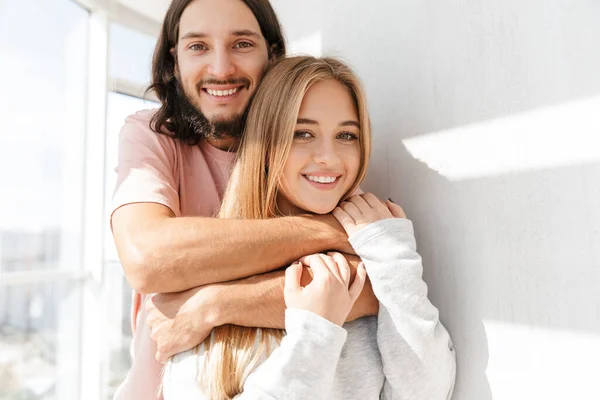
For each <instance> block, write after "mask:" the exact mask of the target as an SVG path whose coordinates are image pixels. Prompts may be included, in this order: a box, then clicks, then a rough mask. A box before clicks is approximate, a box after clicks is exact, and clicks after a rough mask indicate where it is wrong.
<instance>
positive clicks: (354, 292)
mask: <svg viewBox="0 0 600 400" xmlns="http://www.w3.org/2000/svg"><path fill="white" fill-rule="evenodd" d="M366 280H367V270H366V269H365V264H364V263H362V262H361V263H360V264H359V266H358V269H357V270H356V278H354V282H352V285H350V289H348V294H349V295H350V299H351V300H352V301H356V299H358V296H360V293H361V292H362V290H363V287H364V286H365V282H366Z"/></svg>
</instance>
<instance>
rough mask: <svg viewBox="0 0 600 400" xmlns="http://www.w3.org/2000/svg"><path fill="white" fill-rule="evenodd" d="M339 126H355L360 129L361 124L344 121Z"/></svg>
mask: <svg viewBox="0 0 600 400" xmlns="http://www.w3.org/2000/svg"><path fill="white" fill-rule="evenodd" d="M339 126H355V127H357V128H358V129H360V124H359V123H358V122H356V121H344V122H342V123H340V124H339Z"/></svg>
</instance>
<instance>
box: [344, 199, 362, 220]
mask: <svg viewBox="0 0 600 400" xmlns="http://www.w3.org/2000/svg"><path fill="white" fill-rule="evenodd" d="M340 207H341V208H342V210H344V211H346V213H348V215H350V217H352V219H353V220H354V222H355V223H358V222H359V221H360V219H361V216H362V215H363V213H362V211H360V209H359V208H358V207H357V206H356V204H354V203H352V202H350V201H343V202H342V203H340Z"/></svg>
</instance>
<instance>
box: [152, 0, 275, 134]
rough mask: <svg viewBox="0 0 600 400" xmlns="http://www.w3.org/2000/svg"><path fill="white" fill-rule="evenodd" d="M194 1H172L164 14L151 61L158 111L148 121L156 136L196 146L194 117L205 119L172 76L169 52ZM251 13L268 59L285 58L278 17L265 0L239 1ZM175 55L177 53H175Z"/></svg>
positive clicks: (171, 56)
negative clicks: (185, 13) (167, 137)
mask: <svg viewBox="0 0 600 400" xmlns="http://www.w3.org/2000/svg"><path fill="white" fill-rule="evenodd" d="M193 1H194V0H173V1H172V3H171V5H170V6H169V9H168V10H167V12H166V15H165V19H164V21H163V25H162V28H161V33H160V37H159V38H158V42H157V44H156V48H155V49H154V57H153V59H152V84H151V85H150V86H149V87H148V92H150V91H153V92H154V93H155V94H156V96H157V97H158V99H159V100H160V102H161V106H160V108H159V109H158V111H157V112H156V113H155V114H154V116H153V117H152V120H151V121H150V128H151V129H152V130H153V131H155V132H156V133H161V134H166V135H169V136H171V137H173V138H176V139H180V140H181V141H182V142H184V143H187V144H190V145H196V144H198V143H199V141H200V140H201V139H202V136H201V135H198V134H197V129H195V127H194V121H193V119H194V118H193V117H190V116H191V115H192V116H193V115H194V114H197V115H198V118H199V119H200V120H201V119H203V118H205V117H204V116H203V115H202V113H201V112H200V110H197V109H196V107H195V106H194V105H192V104H191V103H190V101H189V100H188V99H187V97H186V95H185V93H184V91H183V88H182V87H181V84H180V83H179V82H178V81H177V79H176V77H175V66H176V63H177V59H176V55H174V54H172V53H171V50H172V49H174V48H175V47H176V45H177V42H178V40H179V22H180V20H181V16H182V14H183V12H184V11H185V9H186V8H187V6H188V5H190V3H192V2H193ZM240 1H243V2H244V3H245V4H246V6H248V8H250V10H251V11H252V13H253V14H254V17H255V18H256V20H257V21H258V25H259V26H260V29H261V32H262V34H263V36H264V37H265V40H266V41H267V48H268V50H269V57H270V58H274V59H279V58H281V57H284V56H285V52H286V49H285V39H284V37H283V32H282V30H281V25H280V24H279V20H278V19H277V15H276V14H275V11H274V10H273V7H272V6H271V3H269V1H268V0H240ZM174 53H175V54H176V52H174Z"/></svg>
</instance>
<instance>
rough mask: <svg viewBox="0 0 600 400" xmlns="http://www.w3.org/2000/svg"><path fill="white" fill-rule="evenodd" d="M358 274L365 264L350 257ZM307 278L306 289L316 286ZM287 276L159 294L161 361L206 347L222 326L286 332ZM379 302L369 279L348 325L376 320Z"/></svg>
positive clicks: (155, 313)
mask: <svg viewBox="0 0 600 400" xmlns="http://www.w3.org/2000/svg"><path fill="white" fill-rule="evenodd" d="M347 258H348V261H349V264H350V266H351V268H352V271H353V273H355V272H356V268H357V267H358V264H359V262H360V259H359V258H358V257H356V256H348V257H347ZM306 272H307V273H305V274H303V276H302V285H303V286H306V285H307V284H308V283H309V282H310V281H311V280H312V278H311V276H310V274H309V273H308V271H306ZM284 273H285V272H284V271H274V272H270V273H266V274H261V275H256V276H251V277H249V278H245V279H240V280H237V281H233V282H225V283H218V284H212V285H207V286H203V287H199V288H194V289H191V290H188V291H186V292H183V293H169V294H160V295H156V296H154V297H153V298H152V301H150V302H148V303H147V304H146V307H147V309H148V324H149V325H150V330H151V332H152V339H154V340H155V341H156V343H157V348H158V354H157V358H158V359H159V360H160V361H163V362H164V361H166V360H167V359H168V358H169V357H170V356H172V355H174V354H176V353H180V352H182V351H186V350H189V349H191V348H192V347H194V346H196V345H197V344H199V343H200V342H202V341H203V340H204V339H205V338H206V336H208V334H209V333H210V331H211V330H212V329H213V328H214V327H216V326H219V325H224V324H235V325H242V326H248V327H262V328H278V329H283V328H284V327H285V319H284V314H285V302H284V300H283V288H284V282H285V277H284ZM378 311H379V302H378V301H377V299H376V298H375V295H374V294H373V288H372V287H371V283H370V281H369V280H368V279H367V281H366V282H365V286H364V288H363V291H362V292H361V294H360V296H359V298H358V300H357V301H356V303H354V307H353V308H352V311H351V312H350V315H348V319H347V320H348V321H353V320H355V319H358V318H361V317H364V316H367V315H377V313H378Z"/></svg>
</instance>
